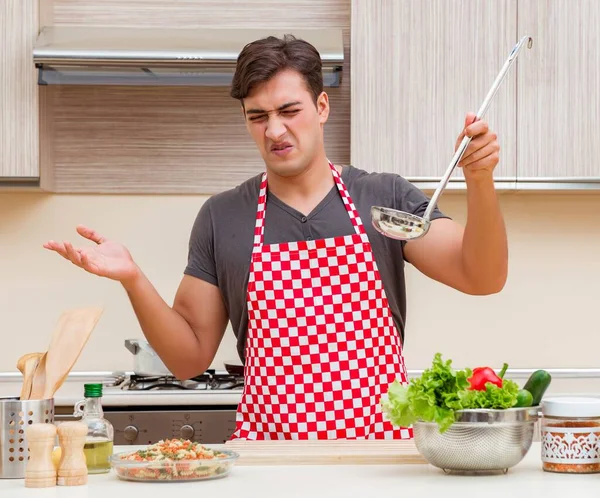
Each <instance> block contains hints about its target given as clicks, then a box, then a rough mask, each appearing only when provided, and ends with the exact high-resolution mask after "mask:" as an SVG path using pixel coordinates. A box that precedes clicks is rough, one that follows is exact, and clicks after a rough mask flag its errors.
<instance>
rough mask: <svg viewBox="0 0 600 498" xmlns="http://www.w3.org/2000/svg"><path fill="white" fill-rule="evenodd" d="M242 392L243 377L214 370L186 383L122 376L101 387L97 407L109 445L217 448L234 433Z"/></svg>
mask: <svg viewBox="0 0 600 498" xmlns="http://www.w3.org/2000/svg"><path fill="white" fill-rule="evenodd" d="M243 388H244V378H243V376H238V375H233V374H230V373H227V372H217V371H214V370H209V371H206V372H204V373H203V374H202V375H199V376H197V377H194V378H192V379H188V380H179V379H177V378H176V377H173V376H168V375H166V376H146V375H136V374H134V373H123V374H116V375H115V377H114V381H111V382H110V383H105V384H104V387H103V397H102V406H103V408H104V416H105V417H106V418H107V419H108V420H110V422H111V423H112V424H113V427H114V429H115V435H114V443H115V444H120V445H127V444H132V445H140V444H152V443H155V442H157V441H159V440H161V439H167V438H183V439H190V440H192V441H197V442H199V443H203V444H217V443H219V444H220V443H223V442H225V441H226V440H227V439H229V438H230V436H231V434H232V433H233V431H234V430H235V416H236V410H237V405H238V403H239V401H240V399H241V395H242V391H243Z"/></svg>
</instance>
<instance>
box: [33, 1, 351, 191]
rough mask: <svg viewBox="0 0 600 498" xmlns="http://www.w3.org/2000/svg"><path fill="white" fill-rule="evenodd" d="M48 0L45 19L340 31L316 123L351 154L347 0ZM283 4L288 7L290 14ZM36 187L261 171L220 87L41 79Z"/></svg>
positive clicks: (203, 185) (213, 183) (169, 181)
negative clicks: (339, 49)
mask: <svg viewBox="0 0 600 498" xmlns="http://www.w3.org/2000/svg"><path fill="white" fill-rule="evenodd" d="M229 3H230V4H231V5H229V6H228V7H227V8H224V7H223V2H215V1H213V0H186V1H185V2H165V1H164V0H145V1H144V2H140V1H139V0H103V1H100V0H96V1H91V0H53V1H52V4H53V5H52V13H51V16H50V18H51V19H50V21H49V24H56V25H62V26H69V25H80V26H86V27H87V26H106V25H110V26H115V27H128V26H134V27H159V28H182V29H183V28H195V29H202V28H206V27H211V26H214V27H219V28H256V27H261V26H265V20H268V23H267V24H268V26H269V28H271V29H273V30H286V31H288V32H290V33H293V32H294V31H295V30H296V29H300V28H302V29H306V28H309V29H312V28H335V29H341V30H342V33H343V39H344V52H345V54H344V60H345V62H344V67H343V72H342V84H341V86H340V87H339V88H332V89H331V91H329V92H328V93H329V94H330V101H331V106H332V111H331V115H330V119H329V122H328V123H327V126H326V129H325V139H326V141H327V145H328V147H327V152H328V156H329V157H330V159H331V160H333V161H335V162H340V163H348V162H349V159H350V152H349V151H350V119H349V114H350V79H351V78H350V64H349V58H350V56H349V48H350V30H349V28H350V2H349V0H286V1H285V2H272V1H270V0H248V1H244V2H229ZM290 12H294V15H293V16H292V17H290ZM41 98H42V104H41V111H42V117H41V128H42V132H41V135H42V140H41V157H42V159H41V161H42V163H41V164H42V166H41V170H42V188H44V189H45V190H48V191H52V192H65V193H66V192H80V193H84V192H85V193H164V194H175V193H188V194H215V193H218V192H221V191H223V190H226V189H228V188H232V187H234V186H236V185H238V184H240V183H242V182H243V181H245V180H247V179H248V178H249V177H251V176H254V175H256V174H259V173H260V172H262V171H263V170H264V163H263V161H262V158H261V156H260V154H259V152H258V150H257V149H256V146H255V144H254V142H253V141H252V139H251V138H250V136H249V135H248V132H247V130H246V127H245V123H244V120H243V117H242V113H241V112H240V104H239V102H237V101H236V100H234V99H232V98H231V97H230V96H229V88H227V87H211V88H209V87H202V88H199V87H149V86H147V87H126V86H114V87H111V86H95V85H88V86H75V85H64V86H48V87H46V89H45V90H44V91H43V92H42V95H41Z"/></svg>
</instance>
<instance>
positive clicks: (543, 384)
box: [523, 370, 552, 406]
mask: <svg viewBox="0 0 600 498" xmlns="http://www.w3.org/2000/svg"><path fill="white" fill-rule="evenodd" d="M551 380H552V377H551V376H550V374H549V373H548V372H546V370H536V371H535V372H533V373H532V374H531V377H529V379H527V382H526V383H525V385H524V386H523V389H524V390H526V391H529V392H530V393H531V395H532V396H533V401H532V405H531V406H538V405H539V404H540V402H541V401H542V397H543V396H544V393H545V392H546V389H548V386H549V385H550V381H551Z"/></svg>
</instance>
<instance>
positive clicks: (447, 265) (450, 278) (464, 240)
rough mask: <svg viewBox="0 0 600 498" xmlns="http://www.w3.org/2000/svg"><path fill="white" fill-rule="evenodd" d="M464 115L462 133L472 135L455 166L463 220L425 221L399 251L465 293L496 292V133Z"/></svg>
mask: <svg viewBox="0 0 600 498" xmlns="http://www.w3.org/2000/svg"><path fill="white" fill-rule="evenodd" d="M473 119H474V115H468V116H467V119H466V121H465V130H464V131H463V133H462V134H461V136H460V137H459V138H458V140H457V144H459V143H460V141H461V140H462V137H463V136H464V134H465V133H466V134H468V135H469V136H472V137H473V140H472V141H471V143H470V144H469V147H468V148H467V151H466V152H465V154H464V156H463V158H462V160H461V162H460V166H461V167H462V168H463V170H464V174H465V180H466V183H467V223H466V226H465V228H464V229H463V227H462V226H460V225H459V224H458V223H456V222H454V221H452V220H448V219H437V220H434V221H433V222H432V223H431V227H430V229H429V232H428V233H427V234H426V235H425V236H424V237H421V238H420V239H416V240H413V241H411V242H407V243H406V245H405V248H404V255H405V257H406V259H407V261H409V262H410V263H411V264H413V265H414V266H415V267H416V268H417V269H418V270H420V271H421V272H422V273H424V274H425V275H427V276H429V277H431V278H433V279H434V280H437V281H439V282H441V283H444V284H446V285H449V286H450V287H453V288H455V289H457V290H460V291H462V292H465V293H467V294H477V295H485V294H493V293H497V292H500V291H501V290H502V289H503V287H504V284H505V283H506V278H507V274H508V243H507V239H506V228H505V225H504V219H503V217H502V213H501V211H500V205H499V203H498V197H497V194H496V191H495V188H494V179H493V170H494V168H495V166H496V165H497V163H498V150H499V146H498V143H497V141H496V135H495V134H494V133H492V132H490V131H489V129H488V126H487V123H485V122H483V121H479V122H476V123H473Z"/></svg>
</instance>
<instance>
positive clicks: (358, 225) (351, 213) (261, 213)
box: [254, 161, 366, 249]
mask: <svg viewBox="0 0 600 498" xmlns="http://www.w3.org/2000/svg"><path fill="white" fill-rule="evenodd" d="M329 167H330V168H331V174H332V175H333V179H334V181H335V184H336V186H337V188H338V191H339V193H340V196H341V197H342V201H343V202H344V207H345V208H346V211H347V212H348V217H349V218H350V221H351V222H352V226H353V227H354V231H355V232H356V234H357V235H361V236H365V235H366V232H365V227H364V226H363V223H362V220H361V219H360V216H359V214H358V210H357V209H356V206H355V205H354V202H353V201H352V198H351V197H350V193H349V192H348V189H347V188H346V185H345V184H344V181H343V180H342V177H341V175H340V174H339V173H338V171H337V169H335V166H334V165H333V163H332V162H331V161H329ZM266 211H267V172H266V171H265V172H264V173H263V175H262V180H261V183H260V190H259V192H258V207H257V209H256V224H255V226H254V248H255V249H256V248H260V247H262V245H263V243H264V237H265V215H266Z"/></svg>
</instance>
